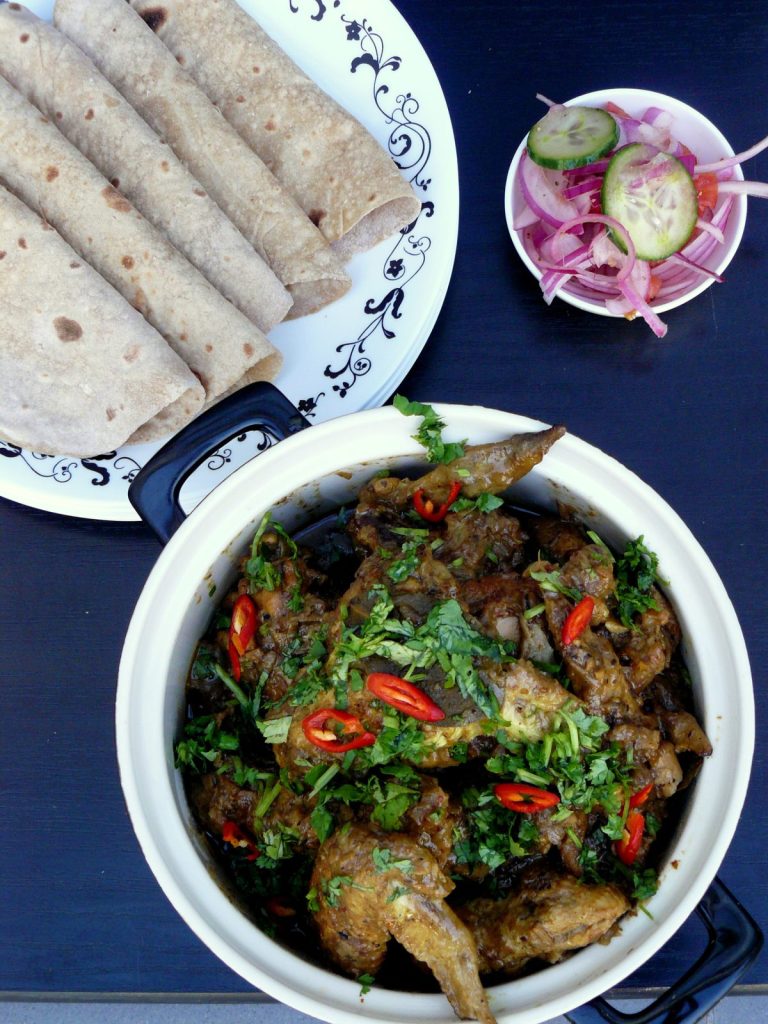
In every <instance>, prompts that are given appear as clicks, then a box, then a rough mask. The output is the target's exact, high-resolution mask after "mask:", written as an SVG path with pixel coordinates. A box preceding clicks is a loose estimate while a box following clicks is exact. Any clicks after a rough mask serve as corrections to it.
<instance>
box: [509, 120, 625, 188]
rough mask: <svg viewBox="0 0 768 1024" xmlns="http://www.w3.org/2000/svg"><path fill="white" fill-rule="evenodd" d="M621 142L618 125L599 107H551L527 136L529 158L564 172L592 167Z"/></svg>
mask: <svg viewBox="0 0 768 1024" xmlns="http://www.w3.org/2000/svg"><path fill="white" fill-rule="evenodd" d="M618 141H619V126H618V125H617V124H616V121H615V120H614V119H613V118H612V117H611V115H610V114H609V113H608V111H607V110H601V109H600V108H599V107H563V106H560V105H559V104H558V105H556V106H553V107H550V108H549V110H548V111H547V113H546V114H545V115H544V117H542V119H541V120H540V121H538V122H537V123H536V124H535V125H534V126H533V128H531V130H530V132H529V133H528V142H527V147H528V155H529V156H530V158H531V159H532V160H534V161H535V162H536V163H537V164H540V165H541V166H542V167H549V168H550V169H551V170H555V171H565V170H569V169H571V168H573V167H583V166H584V164H591V163H592V162H593V161H594V160H599V159H600V157H601V156H605V154H606V153H608V152H610V150H612V149H613V147H614V146H615V145H616V143H617V142H618Z"/></svg>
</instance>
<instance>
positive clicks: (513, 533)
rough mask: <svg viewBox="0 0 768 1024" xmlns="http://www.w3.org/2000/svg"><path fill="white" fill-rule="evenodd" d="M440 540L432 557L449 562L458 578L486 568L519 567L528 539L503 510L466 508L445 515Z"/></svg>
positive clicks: (472, 576) (475, 576)
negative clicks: (488, 510) (481, 510)
mask: <svg viewBox="0 0 768 1024" xmlns="http://www.w3.org/2000/svg"><path fill="white" fill-rule="evenodd" d="M439 536H440V540H441V541H442V543H441V544H440V547H439V548H437V550H436V552H435V557H436V558H438V559H439V560H440V561H441V562H444V563H445V564H446V565H450V567H451V572H452V573H453V575H454V576H455V577H456V578H457V579H460V580H472V579H478V578H481V577H482V575H483V574H484V573H487V572H503V571H505V570H509V569H518V568H520V567H521V566H522V564H523V559H524V545H525V542H526V540H527V539H528V538H527V536H526V534H525V533H524V532H523V529H522V527H521V526H520V523H519V521H518V520H517V519H515V518H514V517H513V516H510V515H508V514H507V513H506V512H502V511H496V510H494V511H491V512H480V511H478V510H477V509H466V510H464V511H463V512H462V511H459V512H455V513H453V514H452V515H449V516H446V519H445V527H444V529H443V531H442V532H441V533H440V535H439Z"/></svg>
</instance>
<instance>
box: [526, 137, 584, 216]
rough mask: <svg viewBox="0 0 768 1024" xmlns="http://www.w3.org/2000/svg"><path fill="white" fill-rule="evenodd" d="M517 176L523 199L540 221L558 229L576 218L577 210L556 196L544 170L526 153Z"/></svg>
mask: <svg viewBox="0 0 768 1024" xmlns="http://www.w3.org/2000/svg"><path fill="white" fill-rule="evenodd" d="M517 176H518V180H519V182H520V191H521V192H522V193H523V198H524V199H525V201H526V203H528V205H529V206H530V208H531V209H532V210H533V211H534V213H536V215H537V216H538V217H539V219H540V220H543V221H545V222H546V223H547V224H551V225H552V227H555V228H559V227H560V225H561V224H564V223H565V222H566V221H570V220H572V219H573V218H574V217H576V216H577V213H578V211H577V208H576V207H575V206H574V205H573V203H571V202H569V201H568V200H567V199H563V198H562V196H560V195H558V193H557V192H556V191H555V190H554V189H553V187H552V183H551V182H550V180H549V178H548V177H547V174H546V171H545V170H544V168H543V167H539V165H538V164H537V163H535V162H534V161H533V160H531V159H530V158H529V156H528V154H527V153H523V155H522V158H521V160H520V166H519V168H518V174H517Z"/></svg>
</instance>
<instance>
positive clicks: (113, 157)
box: [0, 4, 292, 333]
mask: <svg viewBox="0 0 768 1024" xmlns="http://www.w3.org/2000/svg"><path fill="white" fill-rule="evenodd" d="M0 74H2V75H3V76H4V77H5V78H6V79H7V80H8V81H9V82H10V83H11V84H12V85H13V86H15V88H16V89H17V90H18V91H19V92H20V93H21V94H22V95H23V96H25V97H26V98H27V99H28V100H29V101H30V102H31V103H33V104H34V105H35V106H36V107H37V108H38V110H40V111H41V112H42V113H43V114H45V115H46V116H47V117H48V118H50V120H52V121H54V122H55V124H56V127H57V128H58V129H59V130H60V131H61V132H62V133H63V134H64V135H65V136H66V137H67V138H68V139H69V141H70V142H71V143H73V145H75V146H76V147H77V148H78V149H79V150H80V152H81V153H83V154H84V155H85V156H87V157H88V159H89V160H90V161H91V163H93V164H95V165H96V167H97V168H98V169H99V170H100V171H101V172H102V174H103V175H104V176H105V177H106V178H108V179H109V180H110V181H111V182H112V184H113V185H114V186H115V187H118V188H119V189H120V191H121V192H122V193H123V195H124V196H125V197H126V198H127V199H129V200H130V201H131V202H132V203H133V205H134V206H135V207H136V208H137V209H138V210H139V211H140V212H141V213H143V214H144V216H145V217H146V218H147V220H149V221H151V222H152V223H153V224H154V225H155V227H157V228H159V229H160V230H161V231H162V232H163V233H164V234H165V235H166V236H167V237H168V239H169V240H170V241H171V242H172V243H173V245H174V246H175V247H176V248H177V249H178V250H179V251H180V252H181V253H183V254H184V255H185V256H186V257H187V259H188V260H189V261H190V262H191V263H193V264H194V265H195V266H196V267H197V268H198V270H200V271H201V273H202V274H204V275H205V277H207V278H208V280H209V281H210V282H211V284H213V285H214V287H215V288H217V289H218V291H220V292H221V293H222V295H224V296H225V297H226V298H228V299H229V300H230V302H232V303H233V304H234V305H235V306H237V307H238V309H240V310H242V312H243V313H245V315H246V316H247V317H248V318H249V319H250V320H252V321H253V323H255V324H256V326H257V327H259V328H261V330H262V331H264V332H265V333H266V332H267V331H269V330H271V328H272V327H274V325H275V324H277V323H279V322H280V321H281V320H283V319H284V318H285V315H286V313H287V312H288V310H289V309H290V307H291V305H292V299H291V297H290V295H289V294H288V292H287V291H286V289H285V288H284V287H283V285H282V284H281V283H280V281H279V280H278V279H277V277H276V276H275V274H274V272H273V271H272V270H271V269H270V268H269V267H268V266H267V264H266V263H265V262H264V260H263V259H262V257H261V256H260V255H259V254H258V253H257V252H256V251H255V250H254V248H253V246H252V245H251V244H250V243H249V242H247V241H246V239H245V238H244V237H243V236H242V235H241V233H240V232H239V231H238V230H237V228H236V227H235V226H234V224H233V223H232V222H231V221H230V220H229V219H228V218H227V217H226V216H225V214H224V213H223V212H222V211H221V210H220V209H219V207H218V206H217V205H216V203H215V202H214V201H213V200H212V199H211V198H210V197H209V196H208V194H207V193H206V192H205V189H203V188H202V187H201V185H200V183H199V182H198V181H197V180H196V179H195V178H193V177H192V175H191V174H190V173H189V171H188V170H187V169H186V168H185V167H184V166H183V164H182V163H181V162H180V161H179V160H178V159H177V157H176V156H175V155H174V153H172V152H171V151H170V149H169V147H168V146H167V145H166V144H165V143H164V142H163V141H162V140H161V139H160V138H158V136H157V135H156V134H155V132H154V131H153V130H152V129H151V128H150V127H149V125H148V124H147V123H146V122H145V121H143V120H142V118H141V117H140V116H139V115H138V114H137V113H136V111H135V110H134V109H133V107H132V106H131V105H130V104H129V103H128V102H126V100H125V99H123V97H122V96H121V95H120V94H119V93H118V91H117V90H116V89H114V88H113V87H112V85H111V84H110V83H109V82H108V81H107V80H106V79H105V78H104V76H103V75H102V74H101V73H100V72H99V71H98V70H97V68H96V67H95V66H94V64H93V63H92V62H91V61H90V60H89V59H88V58H87V57H86V56H85V55H84V54H83V53H82V51H80V50H79V49H78V48H77V47H76V46H75V45H74V43H71V42H70V41H69V40H68V39H67V38H66V37H65V36H64V35H62V33H61V32H58V31H57V30H56V29H55V28H54V27H53V25H51V24H49V23H48V22H44V21H41V20H40V19H39V18H37V17H36V16H35V15H34V14H32V13H31V12H30V11H28V10H27V9H26V8H24V7H22V6H21V4H3V5H2V6H0Z"/></svg>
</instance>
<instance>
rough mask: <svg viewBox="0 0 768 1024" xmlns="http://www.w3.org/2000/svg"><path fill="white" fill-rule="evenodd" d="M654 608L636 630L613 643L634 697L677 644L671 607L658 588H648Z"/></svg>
mask: <svg viewBox="0 0 768 1024" xmlns="http://www.w3.org/2000/svg"><path fill="white" fill-rule="evenodd" d="M652 594H653V598H654V600H655V602H656V605H657V607H656V608H655V609H654V608H651V609H649V610H648V611H645V612H643V613H642V615H641V616H640V619H639V622H638V623H637V624H636V628H634V629H631V630H630V631H629V632H628V633H627V634H625V637H624V638H623V639H619V640H617V642H616V646H617V648H618V650H619V656H620V658H621V661H622V664H623V665H626V666H627V668H626V671H627V675H628V676H629V680H630V682H631V684H632V689H633V690H634V692H635V693H638V694H639V693H641V692H642V691H643V690H644V689H645V687H646V686H648V684H649V683H651V682H652V681H653V680H654V679H655V678H656V676H657V675H659V673H660V672H663V671H664V670H665V669H666V668H667V667H668V666H669V663H670V661H671V660H672V655H673V654H674V652H675V650H676V649H677V646H678V644H679V643H680V624H679V623H678V621H677V616H676V615H675V613H674V610H673V608H672V605H671V604H670V603H669V601H668V600H667V599H666V597H664V595H663V594H662V592H661V591H660V590H659V589H658V587H653V588H652Z"/></svg>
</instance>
